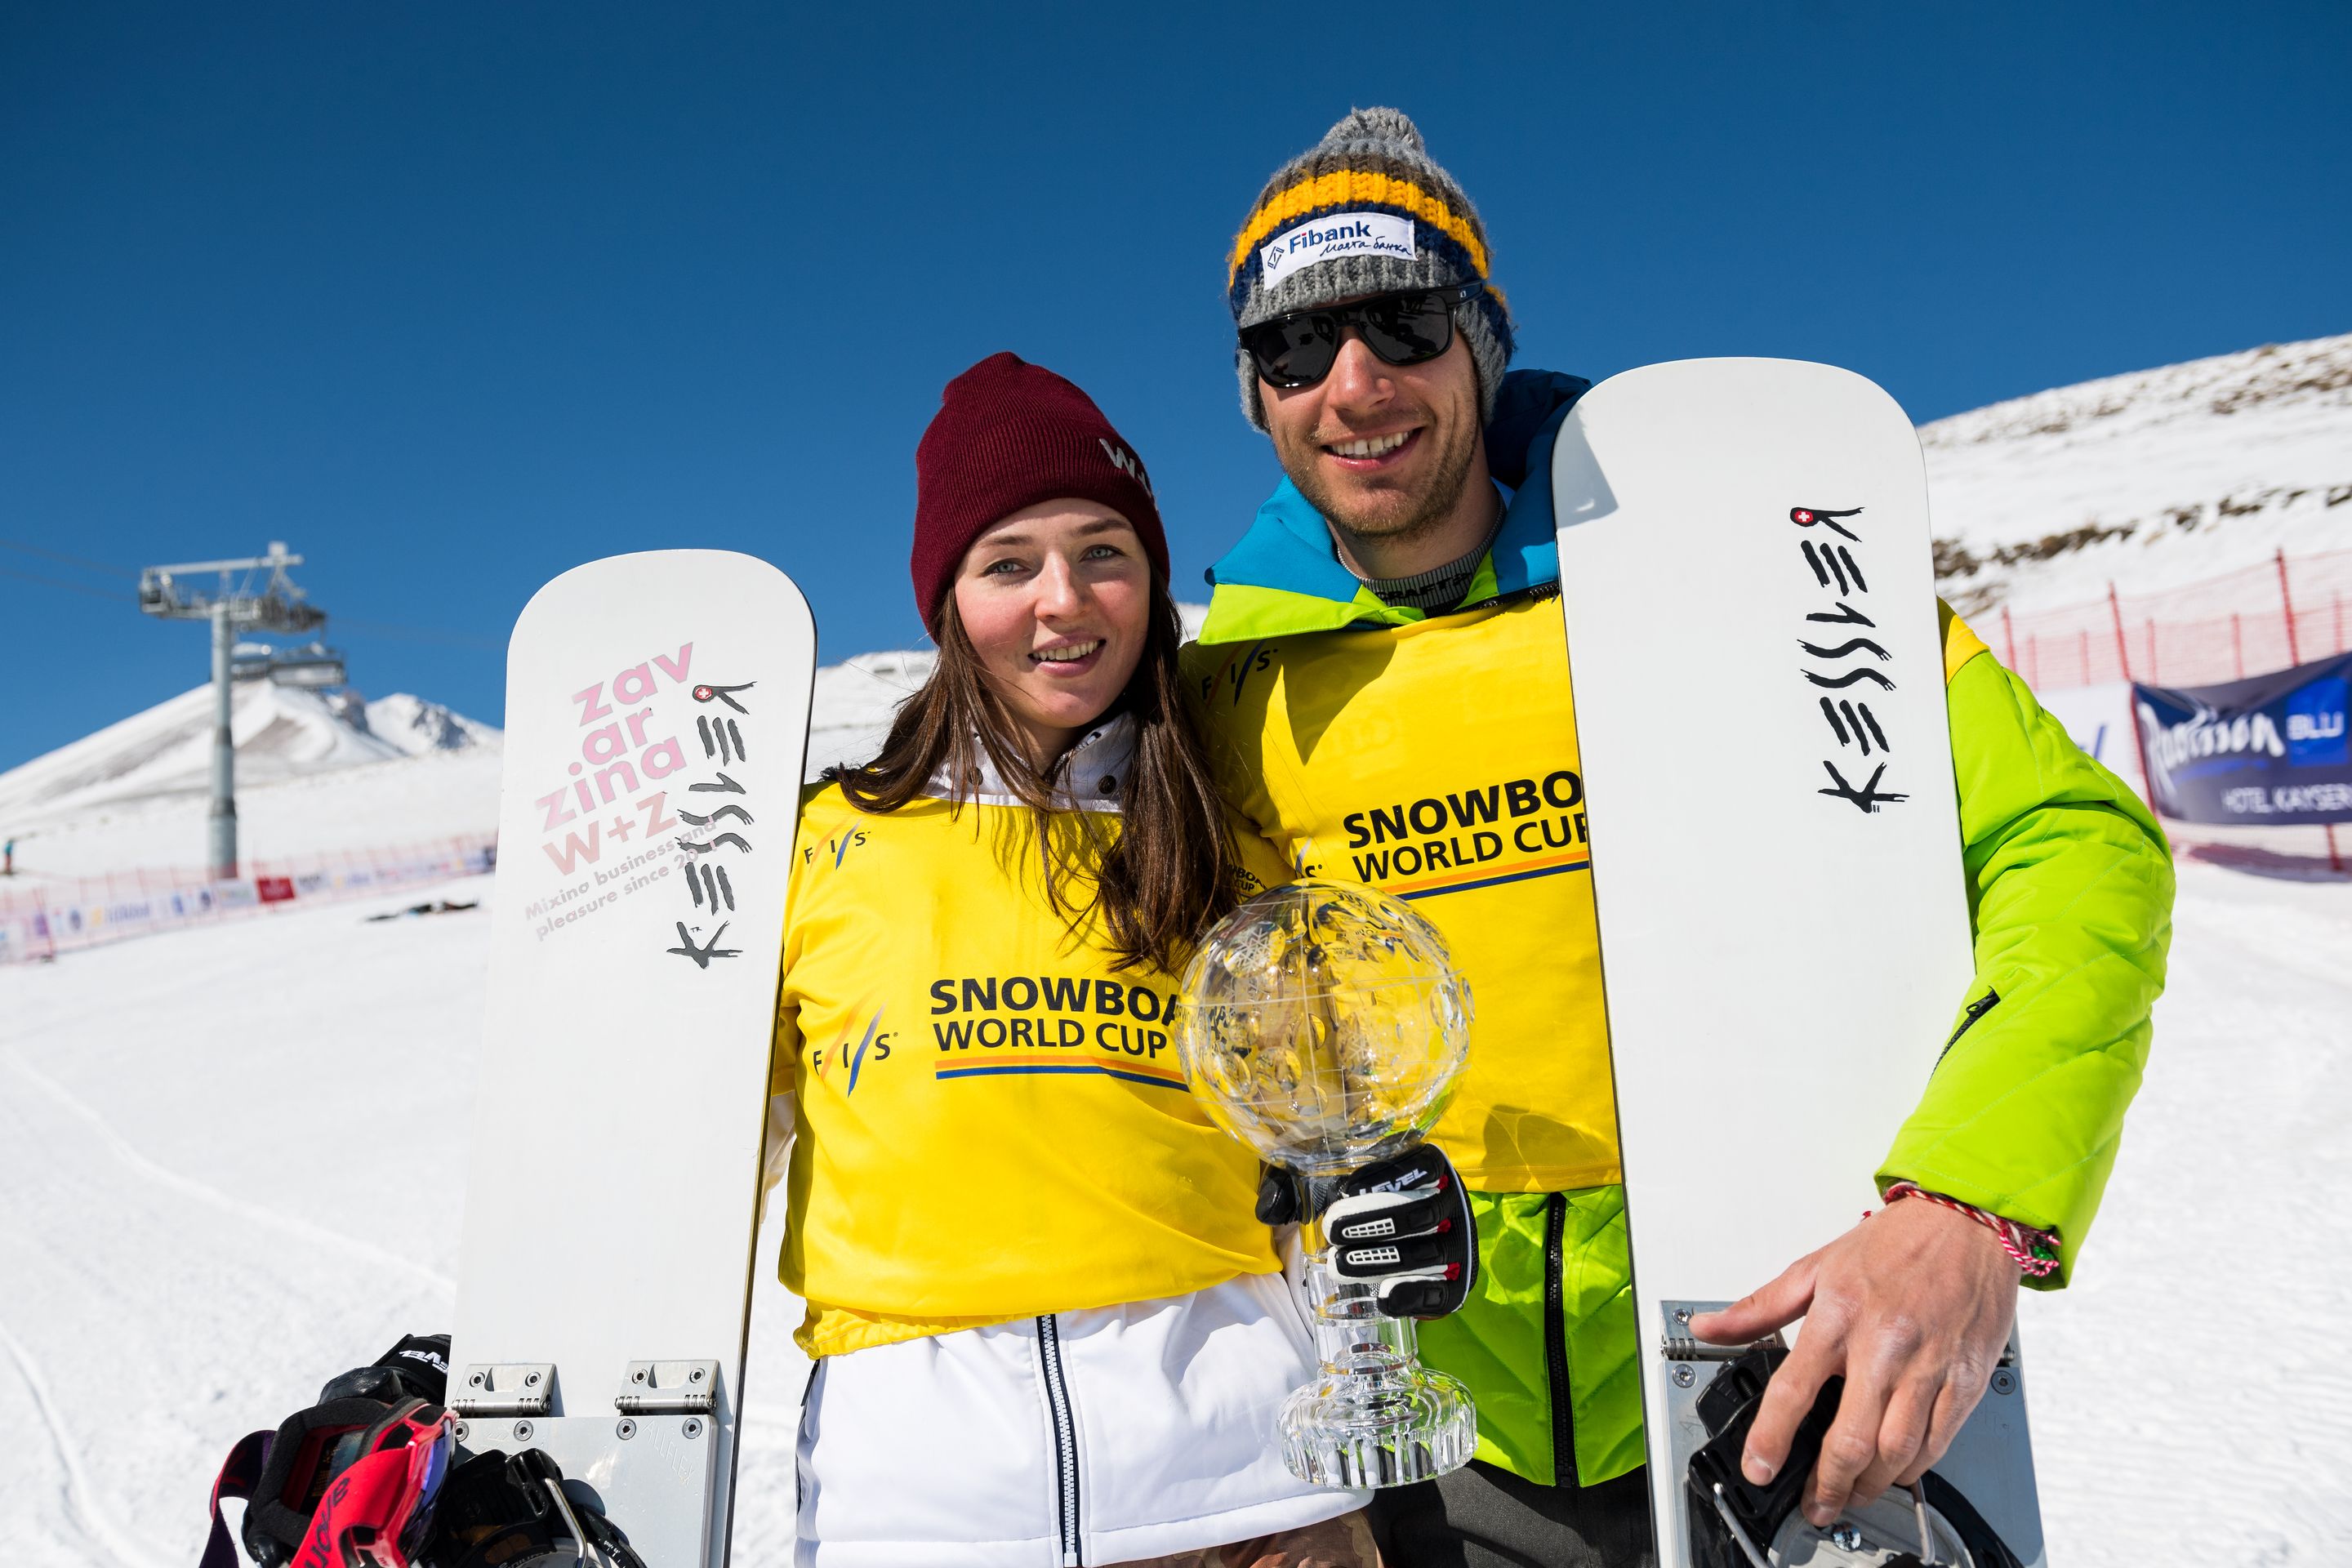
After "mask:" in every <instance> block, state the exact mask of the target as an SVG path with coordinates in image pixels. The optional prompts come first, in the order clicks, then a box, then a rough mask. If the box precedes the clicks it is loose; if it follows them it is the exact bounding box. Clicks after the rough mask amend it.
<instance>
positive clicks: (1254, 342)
mask: <svg viewBox="0 0 2352 1568" xmlns="http://www.w3.org/2000/svg"><path fill="white" fill-rule="evenodd" d="M1485 287H1486V285H1485V284H1484V283H1481V282H1478V281H1476V280H1475V279H1474V280H1473V281H1471V282H1468V283H1455V284H1451V285H1449V286H1447V287H1445V288H1443V289H1405V290H1403V291H1402V292H1400V293H1395V294H1375V295H1373V296H1372V297H1371V298H1370V299H1369V300H1354V301H1352V302H1350V303H1349V304H1345V305H1321V306H1318V307H1317V308H1316V309H1314V310H1291V311H1288V312H1286V313H1285V314H1283V315H1279V316H1276V317H1275V318H1273V319H1272V320H1271V321H1260V322H1259V323H1258V324H1257V325H1255V326H1254V327H1244V328H1243V329H1242V333H1241V344H1242V348H1243V349H1244V351H1245V352H1246V353H1248V354H1249V356H1250V360H1251V363H1254V364H1255V365H1256V366H1257V374H1259V375H1260V376H1261V377H1262V378H1264V379H1265V380H1266V381H1267V382H1270V383H1272V384H1274V385H1276V386H1288V387H1296V386H1312V385H1314V384H1316V383H1317V382H1318V381H1321V380H1322V379H1323V378H1324V377H1325V376H1327V375H1328V374H1331V367H1332V366H1333V365H1334V364H1336V363H1339V345H1340V344H1341V343H1342V342H1346V341H1347V330H1348V329H1349V327H1353V328H1355V329H1356V330H1357V331H1359V332H1360V333H1362V334H1363V338H1364V346H1365V347H1366V348H1368V349H1370V350H1371V351H1372V353H1376V354H1378V355H1379V356H1380V357H1381V359H1382V360H1383V361H1385V362H1386V363H1390V364H1395V365H1406V364H1426V363H1428V362H1429V361H1431V360H1433V359H1435V358H1436V357H1437V356H1438V355H1440V354H1442V353H1444V352H1445V351H1446V350H1447V349H1450V348H1452V347H1453V346H1454V307H1455V306H1457V305H1466V304H1468V303H1469V302H1470V301H1471V300H1475V299H1476V298H1477V297H1478V291H1479V290H1480V289H1484V288H1485Z"/></svg>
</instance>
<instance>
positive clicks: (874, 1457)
mask: <svg viewBox="0 0 2352 1568" xmlns="http://www.w3.org/2000/svg"><path fill="white" fill-rule="evenodd" d="M770 1109H771V1118H770V1123H769V1128H770V1142H769V1146H768V1162H767V1163H768V1169H769V1173H770V1178H769V1179H770V1184H771V1185H772V1184H773V1182H774V1180H775V1178H776V1177H777V1176H778V1175H780V1174H781V1173H782V1166H783V1155H784V1149H785V1145H786V1144H787V1143H788V1142H789V1141H790V1139H791V1136H792V1124H793V1114H792V1102H791V1100H790V1098H789V1097H787V1096H778V1097H776V1098H775V1099H774V1100H772V1101H771V1107H770ZM1315 1370H1316V1366H1315V1353H1314V1340H1313V1335H1312V1332H1311V1331H1310V1329H1309V1327H1308V1324H1307V1318H1306V1314H1305V1311H1304V1310H1303V1309H1302V1308H1301V1306H1300V1305H1299V1300H1298V1297H1297V1292H1296V1290H1295V1289H1294V1287H1293V1285H1292V1283H1291V1281H1290V1280H1289V1279H1287V1278H1286V1276H1285V1275H1283V1274H1257V1275H1247V1274H1245V1275H1242V1276H1240V1277H1238V1278H1236V1279H1229V1280H1227V1281H1226V1282H1225V1283H1223V1284H1222V1285H1215V1286H1212V1287H1210V1288H1209V1289H1205V1290H1195V1291H1192V1292H1191V1293H1189V1294H1187V1295H1181V1296H1167V1297H1161V1298H1160V1299H1159V1300H1150V1301H1133V1302H1129V1303H1128V1304H1126V1305H1124V1306H1118V1307H1093V1308H1087V1309H1083V1310H1077V1311H1069V1312H1057V1313H1054V1314H1051V1315H1049V1316H1045V1317H1039V1318H1026V1319H1022V1320H1020V1321H1015V1322H1011V1323H1000V1324H996V1325H993V1326H992V1327H988V1328H981V1329H964V1330H961V1331H957V1332H954V1333H949V1334H936V1335H932V1336H929V1337H928V1338H924V1339H916V1340H906V1341H902V1342H898V1343H895V1344H886V1345H876V1346H873V1347H871V1348H868V1349H866V1350H859V1351H851V1352H846V1353H844V1354H840V1355H832V1356H826V1357H824V1358H823V1359H822V1360H820V1361H819V1362H818V1363H817V1365H816V1370H815V1372H814V1373H813V1374H812V1376H811V1377H810V1379H809V1386H808V1392H807V1394H806V1395H805V1396H804V1398H803V1404H802V1407H801V1426H800V1440H799V1445H798V1458H797V1468H798V1472H799V1474H798V1480H799V1489H800V1495H799V1509H798V1514H797V1529H796V1531H795V1537H796V1539H795V1542H794V1545H793V1563H794V1564H795V1568H1080V1565H1082V1564H1083V1565H1086V1568H1095V1565H1097V1564H1106V1563H1129V1562H1133V1561H1135V1560H1136V1559H1138V1558H1148V1557H1160V1556H1166V1555H1169V1554H1171V1553H1174V1552H1193V1551H1199V1550H1201V1549H1202V1548H1204V1547H1211V1546H1220V1545H1223V1544H1225V1543H1226V1542H1235V1541H1248V1540H1251V1539H1253V1538H1255V1537H1257V1536H1261V1535H1270V1534H1273V1533H1275V1532H1276V1531H1284V1530H1296V1529H1299V1528H1301V1527H1303V1526H1306V1525H1309V1524H1313V1523H1316V1522H1318V1521H1322V1520H1326V1519H1330V1518H1334V1517H1336V1516H1337V1515H1339V1514H1342V1513H1347V1512H1349V1511H1350V1510H1355V1509H1359V1508H1361V1507H1363V1506H1364V1505H1365V1504H1366V1503H1367V1502H1368V1501H1370V1497H1371V1494H1370V1493H1369V1492H1364V1491H1340V1490H1334V1489H1326V1488H1322V1487H1313V1486H1309V1485H1307V1483H1306V1482H1304V1481H1302V1480H1299V1479H1297V1478H1296V1477H1294V1476H1293V1475H1291V1473H1290V1472H1289V1471H1288V1470H1287V1469H1286V1468H1284V1466H1283V1463H1282V1456H1281V1452H1280V1449H1279V1447H1278V1439H1277V1436H1276V1431H1275V1419H1276V1415H1278V1414H1279V1413H1280V1411H1281V1408H1282V1402H1283V1400H1284V1399H1285V1398H1286V1397H1287V1396H1288V1394H1289V1393H1290V1391H1291V1390H1292V1389H1294V1388H1296V1387H1297V1386H1298V1385H1299V1384H1302V1383H1305V1382H1306V1381H1307V1379H1308V1377H1309V1376H1311V1375H1312V1374H1313V1373H1314V1372H1315Z"/></svg>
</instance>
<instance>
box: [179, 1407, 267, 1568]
mask: <svg viewBox="0 0 2352 1568" xmlns="http://www.w3.org/2000/svg"><path fill="white" fill-rule="evenodd" d="M274 1436H277V1434H275V1433H273V1432H254V1433H250V1434H248V1435H247V1436H244V1437H241V1438H239V1439H238V1440H237V1445H236V1447H234V1448H231V1449H230V1450H229V1451H228V1458H226V1460H224V1461H223V1462H222V1464H221V1468H220V1474H219V1475H218V1476H215V1478H214V1479H213V1532H212V1534H211V1535H210V1536H209V1537H208V1538H206V1540H205V1554H204V1556H203V1558H201V1559H200V1560H199V1561H198V1562H197V1564H196V1568H239V1563H240V1562H241V1559H240V1558H239V1557H238V1555H237V1550H236V1538H235V1537H234V1536H232V1535H231V1534H230V1533H229V1528H228V1521H226V1520H225V1519H223V1518H221V1500H222V1499H223V1498H238V1499H242V1500H245V1501H246V1502H247V1504H248V1505H250V1503H251V1501H252V1499H253V1489H254V1486H255V1484H256V1483H257V1482H258V1481H259V1480H260V1479H261V1471H262V1468H263V1466H265V1465H266V1464H267V1463H268V1458H269V1441H270V1439H271V1438H272V1437H274Z"/></svg>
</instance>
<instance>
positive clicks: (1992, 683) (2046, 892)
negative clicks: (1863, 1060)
mask: <svg viewBox="0 0 2352 1568" xmlns="http://www.w3.org/2000/svg"><path fill="white" fill-rule="evenodd" d="M1947 698H1948V708H1949V712H1950V720H1951V733H1952V771H1953V774H1954V778H1955V781H1956V783H1957V784H1958V788H1959V802H1960V832H1961V837H1962V839H1963V840H1964V843H1965V847H1964V850H1963V862H1964V865H1965V867H1966V871H1967V876H1968V887H1969V920H1970V923H1971V926H1972V928H1973V930H1974V931H1975V945H1976V974H1975V977H1974V979H1973V980H1972V981H1971V982H1970V984H1969V992H1968V995H1967V996H1966V998H1964V1000H1963V1003H1962V1007H1961V1011H1960V1014H1959V1015H1958V1016H1957V1017H1956V1018H1955V1019H1954V1021H1953V1022H1954V1032H1953V1035H1952V1037H1951V1043H1950V1044H1949V1045H1948V1047H1946V1049H1945V1052H1944V1055H1943V1058H1942V1059H1941V1060H1940V1061H1939V1062H1938V1063H1937V1066H1936V1068H1935V1070H1934V1072H1933V1074H1932V1075H1931V1076H1930V1078H1929V1079H1928V1081H1927V1092H1926V1094H1925V1095H1924V1096H1923V1097H1922V1098H1921V1100H1920V1102H1919V1106H1918V1109H1917V1110H1916V1111H1914V1112H1913V1113H1912V1115H1911V1118H1910V1120H1909V1121H1906V1122H1905V1123H1904V1126H1903V1130H1902V1131H1901V1132H1900V1133H1899V1134H1898V1135H1897V1136H1896V1138H1895V1147H1894V1148H1893V1150H1892V1151H1891V1152H1889V1153H1888V1154H1887V1156H1886V1160H1885V1164H1884V1165H1883V1166H1882V1167H1881V1169H1880V1171H1879V1173H1878V1182H1879V1186H1880V1188H1881V1190H1884V1189H1885V1187H1886V1186H1887V1185H1888V1184H1891V1183H1894V1182H1896V1181H1902V1180H1908V1181H1913V1182H1916V1183H1917V1184H1919V1185H1921V1186H1922V1187H1926V1188H1927V1189H1929V1190H1930V1191H1933V1192H1938V1193H1943V1194H1948V1195H1949V1196H1951V1197H1955V1198H1958V1199H1959V1200H1960V1201H1961V1202H1963V1203H1968V1204H1973V1205H1976V1206H1977V1207H1979V1208H1981V1209H1984V1210H1986V1211H1988V1212H1990V1213H1993V1214H1998V1215H2002V1216H2004V1217H2006V1218H2009V1219H2013V1220H2016V1221H2019V1222H2020V1223H2021V1224H2025V1225H2030V1226H2037V1227H2039V1228H2042V1229H2045V1230H2055V1231H2056V1232H2057V1233H2058V1236H2059V1238H2060V1241H2061V1244H2062V1245H2061V1247H2060V1255H2059V1261H2060V1268H2059V1271H2058V1272H2057V1273H2056V1274H2054V1275H2053V1276H2051V1277H2050V1278H2049V1279H2047V1280H2044V1281H2038V1282H2037V1283H2042V1284H2045V1285H2050V1286H2056V1285H2059V1284H2063V1282H2064V1281H2065V1279H2068V1278H2069V1277H2070V1276H2071V1275H2072V1273H2073V1271H2074V1257H2075V1254H2076V1253H2077V1252H2078V1251H2079V1250H2080V1248H2081V1247H2082V1245H2083V1238H2084V1236H2085V1235H2086V1234H2087V1233H2088V1231H2089V1230H2090V1227H2091V1220H2092V1217H2093V1216H2094V1215H2095V1214H2096V1213H2097V1211H2098V1205H2099V1196H2100V1194H2101V1193H2102V1192H2103V1191H2104V1190H2105V1187H2106V1182H2107V1173H2108V1171H2109V1170H2110V1169H2111V1168H2112V1167H2113V1165H2114V1163H2115V1158H2116V1144H2117V1143H2118V1142H2120V1140H2121V1138H2122V1136H2123V1120H2124V1111H2125V1109H2126V1107H2127V1106H2129V1105H2130V1103H2131V1099H2132V1096H2133V1094H2134V1093H2135V1092H2137V1089H2138V1088H2139V1080H2140V1072H2141V1069H2142V1068H2143V1067H2144V1066H2145V1065H2146V1063H2147V1048H2148V1038H2149V1025H2148V1014H2149V1009H2150V1008H2151V1007H2153V1006H2154V1005H2155V1002H2156V998H2157V994H2158V992H2160V991H2162V990H2163V988H2164V965H2165V953H2166V950H2167V949H2168V946H2169V945H2170V943H2171V939H2172V886H2173V883H2172V859H2171V854H2170V850H2169V848H2168V846H2167V845H2166V842H2165V837H2164V833H2163V830H2162V829H2161V828H2159V827H2158V826H2157V824H2156V819H2155V818H2154V817H2152V816H2149V815H2148V812H2147V807H2146V806H2144V805H2141V803H2140V801H2139V799H2138V797H2137V795H2134V794H2133V793H2132V791H2131V790H2130V789H2129V788H2128V787H2127V786H2126V784H2124V783H2123V781H2122V780H2120V779H2118V778H2116V776H2115V774H2113V773H2109V772H2108V771H2107V770H2106V769H2105V768H2103V767H2101V766H2100V765H2099V764H2098V763H2095V762H2093V761H2092V760H2091V759H2090V758H2089V757H2087V756H2085V755H2084V754H2083V752H2082V750H2081V749H2080V748H2079V747H2077V746H2076V745H2075V744H2074V742H2073V741H2071V740H2070V739H2068V738H2067V735H2066V731H2065V730H2064V729H2063V727H2062V726H2061V725H2060V724H2059V722H2058V721H2056V720H2055V719H2053V718H2052V717H2051V716H2050V715H2049V714H2047V713H2045V712H2043V711H2042V708H2041V705H2040V704H2038V703H2037V702H2035V701H2034V700H2033V694H2032V691H2030V690H2028V689H2026V685H2025V683H2024V682H2023V681H2022V680H2020V679H2018V678H2017V677H2016V676H2014V675H2012V674H2011V673H2010V672H2009V671H2008V670H2006V669H2003V668H2001V667H2000V664H1999V663H1998V662H1996V661H1995V660H1994V658H1993V657H1992V656H1991V655H1990V653H1979V654H1977V655H1976V656H1975V657H1974V658H1969V660H1968V661H1967V662H1966V663H1965V664H1963V665H1962V666H1961V667H1960V668H1958V670H1957V671H1955V672H1954V673H1953V676H1952V678H1951V680H1950V682H1949V684H1948V688H1947Z"/></svg>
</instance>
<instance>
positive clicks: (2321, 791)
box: [2132, 654, 2352, 826]
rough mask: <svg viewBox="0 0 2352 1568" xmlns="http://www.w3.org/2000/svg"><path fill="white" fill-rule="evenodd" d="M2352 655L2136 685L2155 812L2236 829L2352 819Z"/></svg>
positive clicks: (2135, 705) (2135, 702) (2134, 700)
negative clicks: (2351, 736)
mask: <svg viewBox="0 0 2352 1568" xmlns="http://www.w3.org/2000/svg"><path fill="white" fill-rule="evenodd" d="M2347 691H2352V654H2338V655H2336V657H2335V658H2324V659H2321V660H2320V661H2319V662H2318V663H2316V664H2305V665H2297V666H2296V667H2295V668H2293V669H2283V670H2280V671H2278V672H2277V673H2276V674H2274V675H2259V676H2255V677H2253V678H2252V679H2248V680H2233V681H2231V682H2230V683H2229V684H2228V685H2226V686H2197V687H2187V688H2172V687H2164V686H2138V685H2135V686H2134V687H2133V688H2132V706H2133V708H2134V710H2136V711H2137V714H2138V717H2139V731H2140V741H2141V744H2142V746H2143V747H2144V749H2145V750H2146V752H2147V772H2148V783H2149V784H2150V785H2151V786H2152V787H2153V788H2154V790H2155V794H2156V802H2155V804H2156V808H2157V809H2158V811H2160V812H2162V813H2164V814H2165V815H2166V816H2172V817H2177V818H2179V820H2181V821H2183V822H2204V823H2215V824H2223V825H2230V826H2249V825H2253V824H2265V825H2270V826H2293V825H2295V824H2300V823H2325V822H2352V746H2347V735H2346V725H2345V710H2346V709H2347V706H2352V704H2347V701H2346V697H2347Z"/></svg>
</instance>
